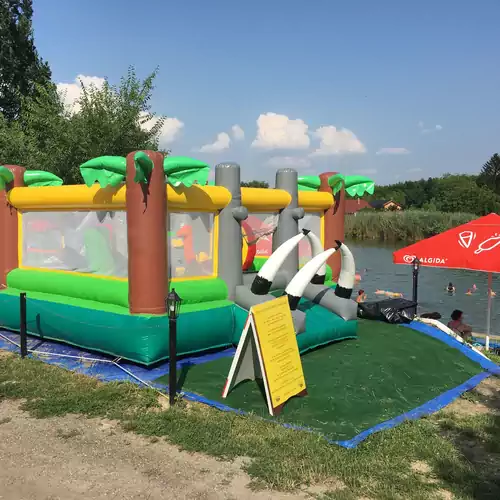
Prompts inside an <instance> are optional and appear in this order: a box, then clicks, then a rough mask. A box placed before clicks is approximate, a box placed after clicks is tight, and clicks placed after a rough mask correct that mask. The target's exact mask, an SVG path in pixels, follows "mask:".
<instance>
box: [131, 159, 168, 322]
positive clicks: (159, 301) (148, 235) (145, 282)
mask: <svg viewBox="0 0 500 500" xmlns="http://www.w3.org/2000/svg"><path fill="white" fill-rule="evenodd" d="M145 153H146V154H147V155H148V156H149V158H151V160H152V161H153V164H154V166H153V170H152V171H151V175H150V176H149V179H148V183H147V184H145V183H142V182H135V181H134V177H135V162H134V155H135V152H133V153H130V154H129V155H128V156H127V178H126V184H127V200H126V207H127V241H128V284H129V310H130V313H131V314H165V312H166V307H165V298H166V296H167V293H168V265H167V192H166V185H165V173H164V171H163V154H162V153H157V152H154V151H145Z"/></svg>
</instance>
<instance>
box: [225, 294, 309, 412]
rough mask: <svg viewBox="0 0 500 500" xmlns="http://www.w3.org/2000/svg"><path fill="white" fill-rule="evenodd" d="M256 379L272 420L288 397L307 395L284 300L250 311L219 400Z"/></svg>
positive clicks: (296, 346)
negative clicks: (240, 385) (241, 383)
mask: <svg viewBox="0 0 500 500" xmlns="http://www.w3.org/2000/svg"><path fill="white" fill-rule="evenodd" d="M257 378H260V379H262V380H263V382H264V388H265V392H266V399H267V405H268V408H269V413H270V414H271V415H272V416H275V415H277V414H279V412H280V411H281V409H282V407H283V405H284V404H285V403H286V401H288V400H289V399H290V398H291V397H293V396H305V395H306V394H307V391H306V383H305V379H304V372H303V371H302V362H301V359H300V353H299V347H298V345H297V339H296V337H295V330H294V327H293V319H292V313H291V312H290V307H289V305H288V298H287V297H286V296H283V297H280V298H278V299H274V300H271V301H268V302H264V303H262V304H258V305H256V306H254V307H252V308H251V309H250V311H249V313H248V317H247V320H246V323H245V327H244V329H243V333H242V334H241V338H240V341H239V343H238V348H237V349H236V354H235V355H234V359H233V363H232V364H231V369H230V370H229V375H228V377H227V380H226V384H225V386H224V390H223V391H222V397H223V398H225V397H227V395H228V394H229V391H230V390H231V389H232V388H233V387H235V386H236V385H238V384H239V383H240V382H242V381H244V380H255V379H257Z"/></svg>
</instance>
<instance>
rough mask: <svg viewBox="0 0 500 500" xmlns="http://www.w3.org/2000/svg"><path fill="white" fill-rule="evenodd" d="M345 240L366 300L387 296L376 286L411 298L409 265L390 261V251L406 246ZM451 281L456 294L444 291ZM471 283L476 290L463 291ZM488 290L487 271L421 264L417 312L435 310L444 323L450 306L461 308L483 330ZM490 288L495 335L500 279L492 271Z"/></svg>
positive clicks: (498, 329) (499, 324)
mask: <svg viewBox="0 0 500 500" xmlns="http://www.w3.org/2000/svg"><path fill="white" fill-rule="evenodd" d="M346 243H347V245H348V246H349V248H350V249H351V251H352V253H353V254H354V259H355V262H356V269H357V271H358V272H359V273H360V274H361V281H360V282H359V283H358V284H357V286H356V292H357V291H358V290H359V289H360V288H362V289H363V290H365V292H366V294H367V295H368V297H367V301H372V300H382V299H384V298H387V297H385V296H384V295H375V290H377V289H380V290H388V291H391V292H400V293H402V294H403V295H404V297H405V298H408V299H411V297H412V269H411V266H404V265H395V264H393V263H392V252H393V251H394V250H397V249H398V248H402V247H404V246H406V244H405V243H401V244H399V245H394V244H393V245H388V244H383V243H378V242H376V243H375V242H358V241H356V242H355V241H346ZM365 269H366V271H365ZM450 281H451V282H452V283H453V284H454V285H455V287H456V289H457V291H456V293H455V295H448V294H447V293H446V291H445V288H446V286H447V285H448V283H449V282H450ZM473 284H476V286H477V291H476V292H475V293H474V294H473V295H466V294H465V292H466V291H467V289H468V288H471V287H472V285H473ZM487 290H488V276H487V274H486V273H480V272H473V271H459V270H453V269H437V268H429V267H423V266H421V267H420V273H419V281H418V302H419V312H421V313H422V312H433V311H437V312H439V313H440V314H441V315H442V319H441V321H443V322H444V323H447V322H448V321H449V319H450V314H451V312H452V311H453V309H461V310H462V311H464V315H465V321H466V322H467V323H469V324H470V325H472V327H473V329H474V331H476V332H486V311H487V305H488V295H487ZM493 290H494V291H495V292H497V293H498V296H497V297H493V298H492V304H493V306H492V316H491V333H492V334H493V333H494V334H497V335H498V334H499V333H500V304H499V301H500V279H499V278H498V275H495V274H493Z"/></svg>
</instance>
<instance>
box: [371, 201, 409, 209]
mask: <svg viewBox="0 0 500 500" xmlns="http://www.w3.org/2000/svg"><path fill="white" fill-rule="evenodd" d="M370 206H371V207H372V208H374V209H375V210H403V207H402V206H401V205H400V204H399V203H397V202H395V201H393V200H373V201H370Z"/></svg>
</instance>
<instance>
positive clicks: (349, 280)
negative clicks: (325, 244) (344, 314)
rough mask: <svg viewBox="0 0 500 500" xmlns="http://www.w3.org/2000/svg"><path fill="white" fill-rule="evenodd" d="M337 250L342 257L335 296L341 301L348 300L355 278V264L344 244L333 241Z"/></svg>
mask: <svg viewBox="0 0 500 500" xmlns="http://www.w3.org/2000/svg"><path fill="white" fill-rule="evenodd" d="M335 243H337V248H338V249H339V250H340V254H341V256H342V260H341V267H340V275H339V279H338V282H337V286H336V288H335V295H336V296H337V297H340V298H342V299H350V298H351V296H352V289H353V288H354V280H355V278H356V264H355V263H354V257H353V255H352V253H351V251H350V250H349V248H348V247H347V245H345V244H344V243H342V242H341V241H339V240H335Z"/></svg>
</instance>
